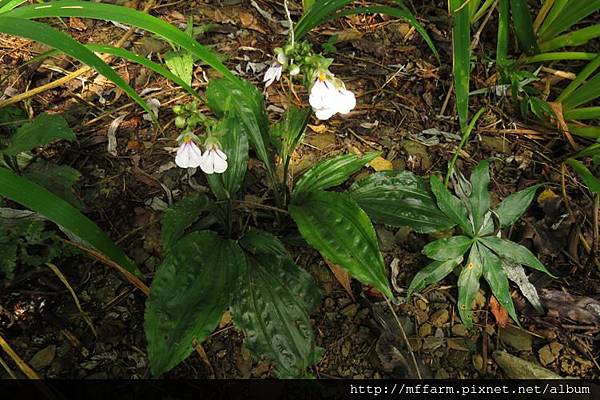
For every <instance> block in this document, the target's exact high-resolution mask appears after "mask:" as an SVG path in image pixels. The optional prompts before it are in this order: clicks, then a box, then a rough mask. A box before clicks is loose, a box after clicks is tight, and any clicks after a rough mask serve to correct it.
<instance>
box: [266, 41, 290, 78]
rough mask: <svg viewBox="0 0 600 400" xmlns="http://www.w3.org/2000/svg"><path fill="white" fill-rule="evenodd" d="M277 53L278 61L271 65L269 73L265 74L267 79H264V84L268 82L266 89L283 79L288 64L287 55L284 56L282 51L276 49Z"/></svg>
mask: <svg viewBox="0 0 600 400" xmlns="http://www.w3.org/2000/svg"><path fill="white" fill-rule="evenodd" d="M275 53H277V57H276V60H275V61H274V62H273V64H271V66H270V67H269V69H268V70H267V72H265V77H264V78H263V82H266V83H265V87H269V86H270V85H271V84H272V83H273V82H275V81H278V80H279V79H281V73H282V72H283V67H284V66H285V65H286V64H287V62H288V60H287V57H286V56H285V54H283V50H282V49H280V48H277V49H275Z"/></svg>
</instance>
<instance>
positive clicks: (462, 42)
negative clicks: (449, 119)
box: [449, 0, 471, 130]
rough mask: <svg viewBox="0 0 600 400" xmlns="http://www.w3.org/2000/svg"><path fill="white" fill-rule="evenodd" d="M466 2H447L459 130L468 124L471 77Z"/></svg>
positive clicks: (453, 0) (454, 0)
mask: <svg viewBox="0 0 600 400" xmlns="http://www.w3.org/2000/svg"><path fill="white" fill-rule="evenodd" d="M465 1H468V0H449V5H450V10H451V14H452V65H453V67H452V72H453V75H454V92H455V94H456V109H457V111H458V119H459V121H460V127H461V130H465V129H466V127H467V125H468V123H469V77H470V76H471V25H470V22H469V7H464V3H465Z"/></svg>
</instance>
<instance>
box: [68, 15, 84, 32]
mask: <svg viewBox="0 0 600 400" xmlns="http://www.w3.org/2000/svg"><path fill="white" fill-rule="evenodd" d="M69 28H73V29H76V30H78V31H85V30H86V29H87V25H86V24H85V22H83V20H82V19H80V18H77V17H69Z"/></svg>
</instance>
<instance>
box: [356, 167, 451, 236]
mask: <svg viewBox="0 0 600 400" xmlns="http://www.w3.org/2000/svg"><path fill="white" fill-rule="evenodd" d="M349 193H350V195H351V196H352V198H353V199H354V201H356V203H358V205H359V206H360V208H362V209H363V210H364V211H365V212H366V213H367V214H368V215H369V217H370V218H371V220H372V221H374V222H377V223H380V224H386V225H391V226H409V227H410V228H411V229H413V230H414V231H415V232H419V233H430V232H437V231H443V230H447V229H450V228H452V227H453V226H454V225H455V224H454V223H453V222H452V221H450V220H449V219H448V217H446V215H444V214H443V213H442V212H441V211H440V209H439V208H438V207H437V205H436V204H435V201H434V200H433V197H432V196H431V193H430V192H429V191H428V190H427V188H426V187H425V183H424V182H423V180H422V179H421V177H419V176H417V175H415V174H413V173H412V172H409V171H384V172H378V173H375V174H372V175H369V176H367V177H366V178H364V179H362V180H360V181H358V182H355V183H354V184H353V185H352V187H351V188H350V191H349Z"/></svg>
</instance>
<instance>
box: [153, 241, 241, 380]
mask: <svg viewBox="0 0 600 400" xmlns="http://www.w3.org/2000/svg"><path fill="white" fill-rule="evenodd" d="M245 270H246V261H245V258H244V253H243V252H242V250H241V249H240V248H239V246H238V245H237V244H236V243H235V242H233V241H231V240H225V239H222V238H220V237H219V236H217V234H216V233H213V232H209V231H203V232H193V233H191V234H189V235H188V236H186V237H184V238H183V239H181V240H180V241H179V242H177V244H175V245H174V246H173V248H172V251H171V252H170V253H169V254H168V255H167V257H166V258H165V260H164V261H163V263H162V264H161V265H160V267H159V268H158V271H157V273H156V275H155V276H154V280H153V281H152V286H151V287H150V295H149V296H148V300H147V301H146V313H145V320H144V329H145V331H146V339H147V341H148V358H149V359H150V368H151V370H152V374H153V375H155V376H159V375H161V374H163V373H164V372H166V371H169V370H170V369H172V368H173V367H175V366H176V365H177V364H179V363H180V362H181V361H183V360H185V359H186V358H187V357H188V356H189V355H190V354H191V353H192V351H193V350H194V348H193V346H192V342H193V341H194V340H197V341H198V343H201V342H202V341H204V340H205V339H206V338H207V337H208V335H209V334H210V333H211V332H212V331H213V330H214V329H215V328H216V327H217V325H218V324H219V321H220V320H221V317H222V316H223V312H224V311H225V309H226V308H227V307H228V306H229V305H230V304H231V300H232V295H233V293H234V292H235V290H236V288H237V280H238V277H239V275H240V274H242V273H245Z"/></svg>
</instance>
